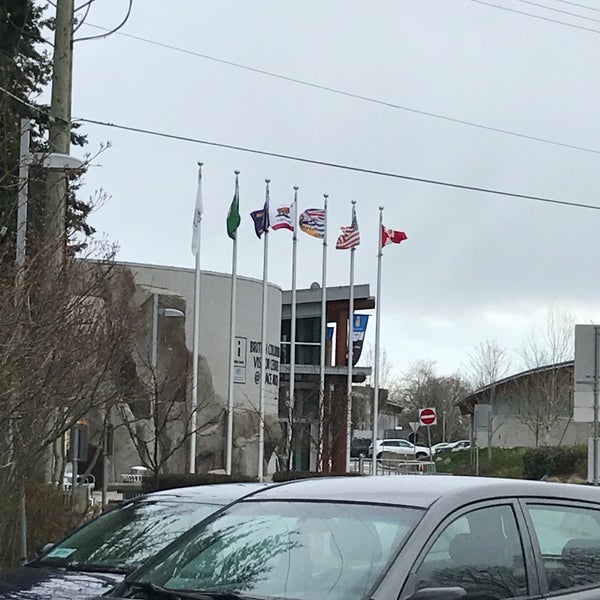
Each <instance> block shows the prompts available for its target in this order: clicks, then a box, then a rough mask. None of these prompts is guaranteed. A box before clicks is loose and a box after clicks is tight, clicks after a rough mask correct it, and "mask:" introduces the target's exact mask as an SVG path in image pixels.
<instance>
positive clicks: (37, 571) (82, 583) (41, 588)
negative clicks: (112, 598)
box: [0, 567, 125, 600]
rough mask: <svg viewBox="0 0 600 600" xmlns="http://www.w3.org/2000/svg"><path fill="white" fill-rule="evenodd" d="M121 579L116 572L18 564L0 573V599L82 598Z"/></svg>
mask: <svg viewBox="0 0 600 600" xmlns="http://www.w3.org/2000/svg"><path fill="white" fill-rule="evenodd" d="M123 579H125V575H121V574H118V573H87V572H82V571H67V570H63V569H56V568H55V569H47V568H44V567H20V568H16V569H9V570H8V571H3V572H2V573H0V600H73V599H75V598H76V599H77V600H85V599H86V598H93V597H95V596H100V595H102V594H104V593H105V592H107V591H108V590H110V589H112V588H113V587H114V586H115V585H117V584H118V583H120V582H121V581H123Z"/></svg>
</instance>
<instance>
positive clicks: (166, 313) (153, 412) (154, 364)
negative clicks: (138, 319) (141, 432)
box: [150, 292, 185, 468]
mask: <svg viewBox="0 0 600 600" xmlns="http://www.w3.org/2000/svg"><path fill="white" fill-rule="evenodd" d="M159 316H160V317H169V318H181V317H185V313H184V312H183V311H182V310H179V309H178V308H163V307H159V305H158V294H157V293H156V292H154V293H153V294H152V346H151V350H150V368H151V369H152V377H153V378H154V386H153V387H154V389H153V391H152V401H151V406H150V419H151V421H152V426H153V428H154V448H155V450H154V452H155V461H156V463H157V464H156V465H155V467H156V468H158V431H157V427H156V420H157V417H158V386H157V379H158V376H157V368H158V317H159Z"/></svg>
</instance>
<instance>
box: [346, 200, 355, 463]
mask: <svg viewBox="0 0 600 600" xmlns="http://www.w3.org/2000/svg"><path fill="white" fill-rule="evenodd" d="M355 206H356V200H352V216H353V217H354V210H355ZM353 220H354V219H353ZM355 250H356V248H350V301H349V304H348V382H347V384H348V389H347V395H348V399H347V400H348V401H347V408H346V472H349V471H350V447H351V445H352V366H353V364H352V363H353V358H354V356H353V355H354V352H353V347H354V344H353V341H352V334H353V332H354V252H355Z"/></svg>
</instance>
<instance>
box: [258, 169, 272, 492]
mask: <svg viewBox="0 0 600 600" xmlns="http://www.w3.org/2000/svg"><path fill="white" fill-rule="evenodd" d="M270 182H271V180H270V179H265V183H266V184H267V187H266V197H265V222H266V223H268V218H269V183H270ZM264 236H265V237H264V254H263V289H262V333H261V336H260V340H261V344H260V397H259V404H258V480H259V481H263V479H264V461H265V379H266V375H267V369H266V367H267V293H268V291H269V290H268V284H267V277H268V270H269V228H268V227H265V232H264Z"/></svg>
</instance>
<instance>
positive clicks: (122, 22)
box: [73, 0, 133, 42]
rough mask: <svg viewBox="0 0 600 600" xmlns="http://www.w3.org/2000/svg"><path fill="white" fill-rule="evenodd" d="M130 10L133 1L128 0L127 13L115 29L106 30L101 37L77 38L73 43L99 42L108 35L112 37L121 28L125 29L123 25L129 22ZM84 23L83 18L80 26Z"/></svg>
mask: <svg viewBox="0 0 600 600" xmlns="http://www.w3.org/2000/svg"><path fill="white" fill-rule="evenodd" d="M132 8H133V0H129V6H128V8H127V13H126V15H125V17H124V18H123V20H122V21H121V22H120V23H119V24H118V25H117V26H116V27H113V29H110V30H108V29H107V32H106V33H104V34H102V35H91V36H89V37H82V38H77V39H74V40H73V42H83V41H90V40H101V39H103V38H107V37H108V36H109V35H112V34H113V33H117V32H118V31H119V29H121V28H122V27H125V23H127V21H129V16H130V15H131V9H132ZM88 10H89V7H88ZM86 16H87V13H86ZM84 22H85V17H84V21H82V22H81V25H83V24H84Z"/></svg>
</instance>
